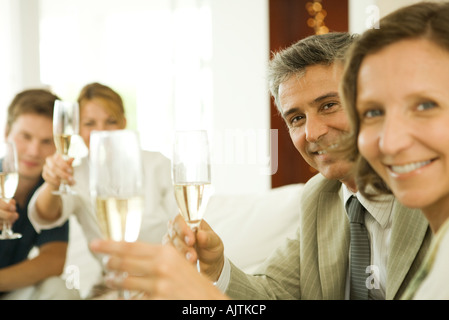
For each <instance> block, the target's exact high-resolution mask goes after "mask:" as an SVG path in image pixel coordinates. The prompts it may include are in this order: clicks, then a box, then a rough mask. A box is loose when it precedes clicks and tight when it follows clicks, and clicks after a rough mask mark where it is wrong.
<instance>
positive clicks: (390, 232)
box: [93, 33, 431, 300]
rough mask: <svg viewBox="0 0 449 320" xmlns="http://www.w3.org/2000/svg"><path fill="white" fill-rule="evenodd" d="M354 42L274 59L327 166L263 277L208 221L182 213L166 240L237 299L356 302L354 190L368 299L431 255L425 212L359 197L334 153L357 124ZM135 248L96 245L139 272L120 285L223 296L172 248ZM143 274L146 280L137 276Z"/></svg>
mask: <svg viewBox="0 0 449 320" xmlns="http://www.w3.org/2000/svg"><path fill="white" fill-rule="evenodd" d="M352 41H353V37H352V36H351V35H349V34H347V33H330V34H326V35H321V36H311V37H308V38H306V39H303V40H301V41H299V42H297V43H295V44H293V45H292V46H291V47H290V48H287V49H285V50H283V51H281V52H279V53H278V54H276V56H275V57H274V58H273V59H272V61H271V63H270V67H269V71H270V73H269V82H270V90H271V93H272V95H273V97H274V99H275V102H276V104H277V106H278V109H279V112H280V114H281V116H282V117H283V118H284V120H285V122H286V124H287V126H288V128H289V132H290V136H291V139H292V141H293V144H294V145H295V147H296V149H297V150H298V151H299V153H300V154H301V155H302V156H303V158H304V159H305V160H306V161H307V162H308V163H309V164H310V165H311V166H312V167H314V168H315V169H317V170H318V171H319V172H320V174H318V175H316V176H315V177H313V178H312V179H310V180H309V181H308V182H307V183H306V185H305V186H304V189H303V194H302V206H301V208H299V210H300V212H301V216H300V224H299V228H298V231H297V235H296V237H295V238H294V239H289V240H287V241H286V242H285V244H284V245H283V246H281V247H280V248H279V249H278V250H276V251H275V252H274V253H273V255H272V256H271V257H269V258H268V259H267V260H266V261H265V263H264V264H263V265H262V266H261V268H260V269H259V270H258V271H257V272H256V274H255V275H247V274H245V273H244V272H242V271H241V270H239V269H238V268H237V267H236V266H235V265H233V264H232V263H231V262H230V261H228V260H227V259H226V258H225V256H224V249H223V243H222V242H221V240H220V238H219V237H218V235H217V234H215V232H213V230H212V229H211V228H210V227H209V226H208V225H207V223H205V222H204V223H202V225H201V228H200V230H199V231H198V233H197V236H196V237H195V235H194V234H193V233H192V232H191V231H190V230H189V228H188V227H187V226H186V224H185V222H184V221H183V219H182V218H181V217H177V218H176V219H175V221H174V223H173V224H172V227H171V229H170V232H169V233H170V234H169V235H167V237H166V238H167V239H166V240H167V241H169V242H171V243H173V244H174V245H175V246H176V247H177V249H178V250H179V251H180V252H182V254H183V255H184V256H187V257H189V259H190V260H191V261H192V262H193V261H196V259H197V257H199V259H200V261H201V272H202V273H204V274H206V275H207V276H208V277H209V278H210V279H211V280H212V281H214V282H215V281H218V282H217V286H218V287H220V289H222V290H223V291H225V292H226V294H227V295H228V296H230V297H231V298H235V299H261V300H263V299H350V298H351V296H350V281H349V263H348V262H349V259H350V254H349V252H350V248H349V247H350V232H349V221H348V217H347V213H346V210H345V206H346V203H347V202H348V201H349V199H350V198H352V197H353V196H356V197H357V198H358V199H359V201H360V202H361V203H362V205H363V206H364V207H365V208H366V212H365V218H364V220H365V224H366V228H367V229H368V232H369V238H370V240H371V254H370V257H371V260H370V262H369V263H370V265H369V267H372V269H369V270H368V273H367V274H366V278H368V277H372V279H373V280H374V284H373V287H372V288H369V292H368V293H367V295H366V298H369V299H397V298H399V297H400V296H401V294H402V293H403V291H404V289H405V288H406V286H407V284H408V282H409V281H410V279H411V277H412V276H413V275H414V273H415V272H416V270H417V268H418V267H419V265H420V263H421V261H422V259H423V257H424V255H425V252H426V250H427V248H428V245H429V242H430V237H431V233H430V230H429V228H428V224H427V222H426V221H425V219H423V218H422V216H421V214H420V213H419V212H418V211H417V210H409V209H406V208H404V207H402V206H401V205H400V204H399V203H398V202H397V201H396V200H395V199H394V198H393V197H387V198H384V199H383V201H381V202H379V203H373V202H369V201H368V200H366V199H364V198H363V197H361V196H360V194H358V193H357V187H356V183H355V177H354V175H353V173H352V167H353V164H352V163H351V162H350V161H347V160H346V159H343V158H341V157H339V156H338V155H337V154H335V153H330V152H328V149H329V148H333V147H334V146H335V145H337V144H338V141H339V139H340V138H341V137H343V136H344V135H345V134H346V133H348V132H349V130H350V128H349V122H348V119H347V116H346V112H345V109H344V108H343V106H342V105H341V103H340V99H339V94H338V92H339V85H340V80H341V76H342V73H343V65H344V56H345V53H346V50H347V48H348V47H349V46H350V44H351V43H352ZM280 201H282V199H280ZM137 246H138V245H135V248H134V249H133V248H130V247H132V245H129V244H124V243H110V242H109V243H107V242H96V243H93V247H94V248H95V250H98V251H100V252H104V253H109V254H113V255H116V257H117V258H116V259H114V258H111V260H110V261H109V266H110V267H112V268H119V269H120V270H125V271H128V272H129V274H130V275H133V273H135V274H136V276H130V277H129V278H128V279H126V280H125V281H124V282H123V283H122V285H123V286H124V287H125V286H129V288H134V287H133V286H136V287H138V288H139V289H140V290H145V291H146V292H147V294H148V295H149V296H150V297H153V296H157V297H161V296H162V297H165V298H171V295H170V291H168V290H167V291H165V290H162V289H160V288H166V287H168V285H167V283H169V284H170V288H171V290H175V288H176V294H178V295H182V292H185V293H186V294H187V293H188V292H189V291H188V290H189V287H195V288H196V294H197V297H199V298H202V299H208V298H212V297H215V298H220V296H219V295H217V294H216V292H213V291H212V290H211V289H210V288H207V291H206V286H202V288H204V291H201V290H200V287H199V281H200V280H199V279H198V277H196V279H197V280H196V281H198V282H197V284H196V285H192V282H186V281H182V282H181V281H179V280H178V279H176V277H175V275H174V274H176V273H179V269H180V268H179V265H180V264H181V262H180V261H179V260H178V259H175V258H173V257H172V254H170V256H171V257H170V259H172V261H175V262H171V261H169V259H162V260H163V263H162V262H161V261H157V260H155V259H154V258H153V260H152V256H154V252H156V251H157V250H159V251H161V252H162V253H161V252H159V253H158V254H159V256H160V255H162V254H163V252H169V251H170V250H171V249H168V248H170V246H168V248H165V249H160V248H148V247H145V246H143V245H139V247H137ZM195 246H196V248H197V249H196V250H195V249H194V247H195ZM136 258H137V259H136ZM132 259H135V260H134V261H133V262H131V260H132ZM159 260H161V259H159ZM143 261H145V264H144V263H143ZM156 263H157V264H156ZM144 265H145V269H143V268H142V266H144ZM161 269H163V270H164V272H163V273H162V272H160V270H161ZM144 270H145V272H144ZM183 271H185V270H183ZM155 275H158V277H154V276H155ZM138 276H140V277H141V278H144V280H142V281H140V282H138V281H136V278H138ZM185 277H186V275H184V278H185ZM192 278H193V273H192ZM387 279H388V281H387ZM364 281H365V279H363V283H365V282H364ZM143 282H145V284H146V285H145V286H144V285H143V284H142V283H143ZM162 284H164V285H163V286H162ZM183 290H185V291H183ZM190 290H191V289H190ZM207 294H210V296H207ZM185 298H188V296H187V295H185ZM222 298H223V297H222Z"/></svg>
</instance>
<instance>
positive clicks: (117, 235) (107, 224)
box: [89, 130, 144, 299]
mask: <svg viewBox="0 0 449 320" xmlns="http://www.w3.org/2000/svg"><path fill="white" fill-rule="evenodd" d="M89 157H90V159H89V164H90V169H89V170H90V174H89V180H90V181H89V183H90V192H91V195H92V199H93V200H94V201H95V207H96V216H97V220H98V224H99V227H100V230H101V232H102V234H103V236H104V237H105V238H106V239H110V240H114V241H128V242H134V241H136V240H137V237H138V235H139V231H140V225H141V220H142V210H143V206H144V198H143V190H144V188H143V183H144V181H143V168H142V156H141V148H140V140H139V135H138V133H137V132H135V131H132V130H113V131H93V132H92V133H91V137H90V155H89ZM107 277H116V278H119V279H123V278H125V277H126V274H123V273H110V272H109V273H108V275H107ZM129 296H130V293H129V292H128V291H126V290H119V298H122V299H128V298H129Z"/></svg>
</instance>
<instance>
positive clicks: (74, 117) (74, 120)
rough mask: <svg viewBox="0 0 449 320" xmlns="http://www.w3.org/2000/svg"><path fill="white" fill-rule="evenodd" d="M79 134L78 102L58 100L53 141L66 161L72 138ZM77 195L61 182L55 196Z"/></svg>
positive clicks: (54, 117)
mask: <svg viewBox="0 0 449 320" xmlns="http://www.w3.org/2000/svg"><path fill="white" fill-rule="evenodd" d="M78 132H79V106H78V103H77V102H71V101H61V100H56V101H55V106H54V110H53V139H54V142H55V146H56V150H57V152H58V153H59V154H61V155H62V157H63V159H64V160H68V159H69V149H70V142H71V139H72V136H73V135H75V134H78ZM70 193H72V194H73V193H75V191H73V190H72V189H71V188H70V185H69V184H67V181H64V180H63V181H61V184H60V185H59V190H57V191H54V192H53V194H57V195H62V194H70Z"/></svg>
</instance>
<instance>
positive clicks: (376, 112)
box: [363, 109, 383, 118]
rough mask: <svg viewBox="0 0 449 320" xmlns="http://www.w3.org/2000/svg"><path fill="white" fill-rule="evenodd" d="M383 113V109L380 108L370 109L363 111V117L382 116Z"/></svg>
mask: <svg viewBox="0 0 449 320" xmlns="http://www.w3.org/2000/svg"><path fill="white" fill-rule="evenodd" d="M382 114H383V112H382V110H379V109H373V110H368V111H366V112H365V113H363V118H375V117H379V116H381V115H382Z"/></svg>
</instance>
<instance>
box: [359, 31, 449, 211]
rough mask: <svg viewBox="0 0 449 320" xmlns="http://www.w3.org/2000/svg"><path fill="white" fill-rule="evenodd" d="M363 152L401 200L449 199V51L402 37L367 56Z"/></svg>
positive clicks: (362, 78)
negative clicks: (402, 38)
mask: <svg viewBox="0 0 449 320" xmlns="http://www.w3.org/2000/svg"><path fill="white" fill-rule="evenodd" d="M356 103H357V112H358V115H359V118H360V132H359V136H358V147H359V150H360V153H361V154H362V155H363V156H364V157H365V159H366V160H367V161H368V162H369V163H370V165H371V166H372V167H373V169H374V170H376V172H377V173H378V174H379V175H380V176H381V177H382V179H383V180H384V181H385V182H386V183H387V184H388V185H389V187H390V188H391V190H392V191H393V193H394V194H395V196H396V197H397V198H398V200H399V201H400V202H401V203H403V204H404V205H405V206H408V207H413V208H421V209H425V208H432V207H433V206H438V205H441V204H442V202H446V203H448V202H449V51H447V50H445V49H443V48H441V47H440V46H438V45H436V44H434V43H433V42H430V41H429V40H425V39H411V40H402V41H399V42H397V43H394V44H391V45H389V46H387V47H386V48H383V49H382V50H380V51H378V52H376V53H373V54H370V55H368V56H366V57H365V59H364V60H363V61H362V64H361V66H360V70H359V74H358V82H357V101H356Z"/></svg>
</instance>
